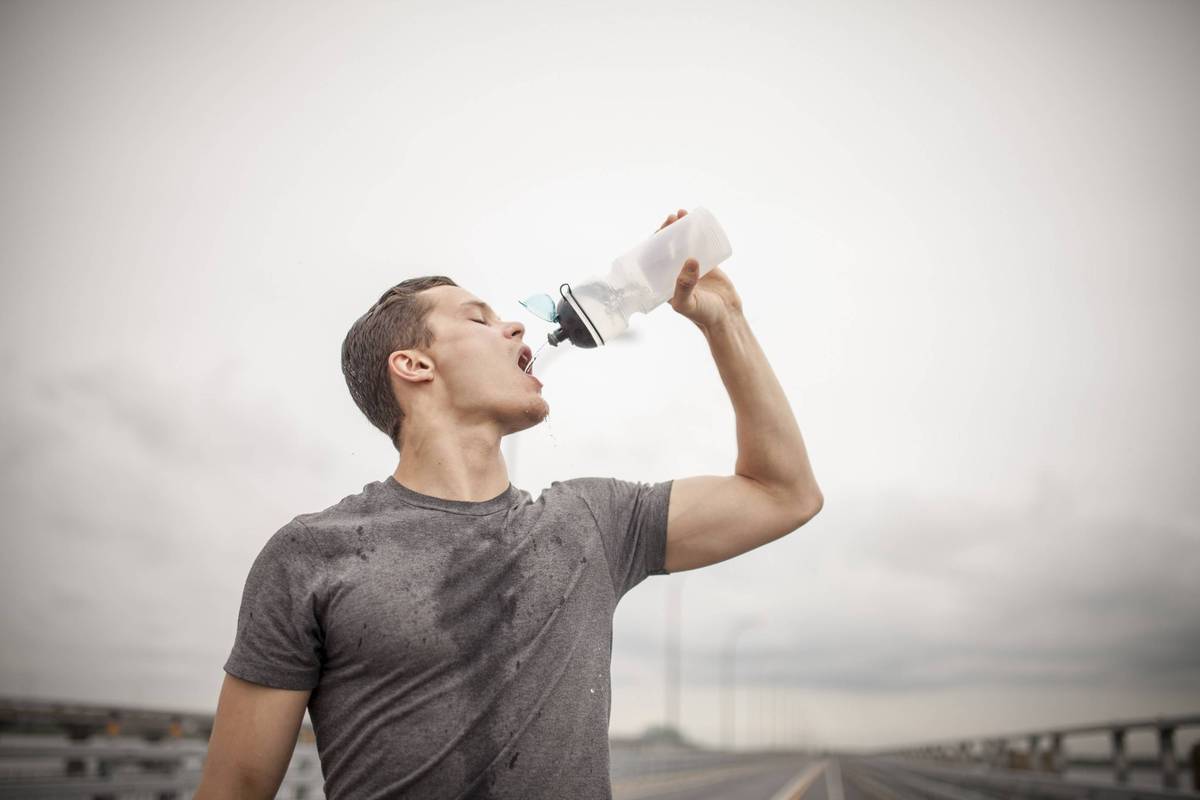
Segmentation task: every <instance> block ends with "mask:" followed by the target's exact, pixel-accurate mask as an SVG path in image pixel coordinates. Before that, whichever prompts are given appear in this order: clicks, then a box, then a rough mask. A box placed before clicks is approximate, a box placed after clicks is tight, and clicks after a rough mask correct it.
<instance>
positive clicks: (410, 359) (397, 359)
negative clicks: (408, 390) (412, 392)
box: [388, 350, 433, 383]
mask: <svg viewBox="0 0 1200 800" xmlns="http://www.w3.org/2000/svg"><path fill="white" fill-rule="evenodd" d="M388 372H390V373H392V374H393V375H398V376H399V377H400V378H401V379H402V380H406V381H409V382H411V383H421V382H423V381H431V380H433V361H432V360H431V359H430V358H429V356H427V355H426V354H425V353H423V352H421V351H420V350H397V351H396V352H394V353H392V354H391V355H390V356H388Z"/></svg>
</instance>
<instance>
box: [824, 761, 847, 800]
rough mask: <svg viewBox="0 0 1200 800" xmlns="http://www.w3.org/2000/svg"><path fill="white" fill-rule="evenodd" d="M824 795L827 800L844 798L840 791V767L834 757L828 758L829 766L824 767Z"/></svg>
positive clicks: (844, 799) (841, 799)
mask: <svg viewBox="0 0 1200 800" xmlns="http://www.w3.org/2000/svg"><path fill="white" fill-rule="evenodd" d="M825 796H826V797H827V798H828V800H846V795H845V793H844V792H843V791H842V768H841V767H840V766H839V765H838V760H837V759H836V758H831V759H829V766H828V767H826V768H825Z"/></svg>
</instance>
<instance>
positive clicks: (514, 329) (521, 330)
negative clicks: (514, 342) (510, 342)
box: [508, 322, 525, 339]
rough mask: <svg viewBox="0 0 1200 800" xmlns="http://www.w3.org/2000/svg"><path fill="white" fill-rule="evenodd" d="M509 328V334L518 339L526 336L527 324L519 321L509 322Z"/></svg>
mask: <svg viewBox="0 0 1200 800" xmlns="http://www.w3.org/2000/svg"><path fill="white" fill-rule="evenodd" d="M508 328H509V332H508V335H509V336H513V337H515V338H517V339H520V338H522V337H524V336H525V326H524V325H522V324H521V323H519V322H510V323H508Z"/></svg>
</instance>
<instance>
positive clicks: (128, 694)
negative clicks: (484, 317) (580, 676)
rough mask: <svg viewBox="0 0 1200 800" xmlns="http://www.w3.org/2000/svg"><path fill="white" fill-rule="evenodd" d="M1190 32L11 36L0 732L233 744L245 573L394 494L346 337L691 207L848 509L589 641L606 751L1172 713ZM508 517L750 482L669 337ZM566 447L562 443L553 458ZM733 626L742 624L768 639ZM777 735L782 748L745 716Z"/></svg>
mask: <svg viewBox="0 0 1200 800" xmlns="http://www.w3.org/2000/svg"><path fill="white" fill-rule="evenodd" d="M1198 38H1200V4H1195V3H1182V2H1178V3H1165V2H1145V3H1135V2H1125V3H1113V2H1057V3H1049V4H1048V3H1040V2H1012V3H991V4H984V3H972V4H966V3H958V2H940V3H930V2H907V3H892V2H878V3H874V2H871V3H867V2H856V3H841V2H829V3H789V2H775V3H767V2H751V3H736V4H735V3H731V2H726V3H713V2H673V1H670V2H656V3H652V4H646V3H634V2H625V1H624V0H621V1H619V2H606V3H593V4H583V3H558V2H547V1H546V0H542V1H541V2H513V3H506V4H503V5H502V6H501V5H495V4H484V3H474V4H468V3H462V2H441V1H439V2H423V3H400V2H397V3H363V4H358V5H357V6H355V7H354V8H353V9H349V10H347V9H345V8H337V9H335V8H333V7H329V6H322V5H317V4H312V5H307V4H286V5H284V4H266V3H260V4H256V5H248V4H240V3H215V2H213V3H160V2H142V3H135V2H110V3H104V4H99V3H69V2H51V3H44V2H11V1H10V2H6V3H4V4H3V5H2V6H0V102H2V103H3V123H2V124H3V131H4V134H3V139H2V141H3V145H2V148H3V149H2V151H0V187H2V188H0V192H2V193H3V194H2V195H0V204H2V205H0V212H2V213H0V257H2V258H3V268H4V271H3V276H4V284H3V292H2V295H0V297H2V299H0V303H2V311H3V314H2V315H0V326H2V327H0V334H2V335H0V365H2V367H3V372H4V376H5V381H4V390H3V393H2V395H0V402H2V403H3V409H2V411H3V413H2V414H0V454H2V460H0V464H2V466H0V470H2V471H0V478H2V482H0V499H2V501H3V503H4V508H5V522H4V525H3V528H2V530H3V532H4V542H3V544H4V551H5V555H4V558H3V559H0V565H2V566H0V602H2V603H3V605H4V608H5V617H4V630H3V636H4V640H5V646H4V647H3V648H0V693H2V694H10V695H11V694H15V695H28V696H38V697H62V698H70V699H77V700H89V701H104V702H113V703H136V704H140V705H154V706H167V707H173V708H188V709H196V710H208V711H211V710H212V709H213V708H215V702H216V695H217V691H218V689H219V686H220V681H221V678H222V674H223V673H222V671H221V665H222V663H223V661H224V658H225V656H226V655H227V653H228V649H229V646H230V644H231V641H232V636H233V632H234V625H235V621H236V613H237V606H238V601H239V597H240V592H241V589H242V584H243V581H244V579H245V575H246V571H247V570H248V568H249V565H250V562H251V560H252V559H253V557H254V556H255V555H256V553H257V552H258V550H259V548H260V547H261V546H262V544H263V542H264V541H265V540H266V538H267V537H268V536H269V535H270V534H271V533H272V532H274V531H275V530H276V529H277V528H278V527H279V526H280V525H281V524H283V522H286V521H287V520H288V519H290V518H291V517H293V516H294V515H296V514H298V513H303V512H307V511H315V510H319V509H322V508H325V507H327V506H329V505H331V504H333V503H335V502H337V501H338V500H339V499H341V498H342V497H344V496H345V495H348V494H352V493H355V492H357V491H359V490H360V489H361V488H362V486H363V485H364V484H366V483H368V482H370V481H373V480H378V479H381V478H382V477H384V476H386V475H387V474H389V473H390V472H391V471H392V470H393V469H394V467H395V461H394V452H393V451H392V449H391V447H390V445H389V444H388V443H387V441H386V440H385V439H384V437H383V436H381V435H380V434H379V433H378V432H377V431H376V430H375V429H374V428H372V427H371V426H370V425H369V424H368V423H367V421H366V420H365V419H364V418H363V417H362V416H361V415H360V413H359V412H358V410H357V408H356V407H355V406H354V404H353V402H352V401H351V399H350V397H349V394H348V392H347V391H346V388H345V384H344V382H343V379H342V375H341V372H340V367H339V361H338V348H339V346H340V343H341V340H342V337H343V336H344V334H345V332H346V330H347V328H348V327H349V325H350V323H351V322H352V321H353V320H354V319H355V318H356V317H357V316H358V315H359V314H361V313H362V312H363V311H364V310H365V309H366V308H367V307H368V306H369V305H370V303H371V301H373V300H374V299H375V298H377V297H378V295H379V294H380V293H381V292H382V291H383V289H385V288H387V287H388V286H390V285H392V284H394V283H397V282H398V281H400V280H402V279H403V278H406V277H411V276H414V275H420V274H447V275H450V276H452V277H454V278H455V279H456V280H457V281H458V282H459V283H460V284H462V285H464V286H465V287H467V288H468V289H470V290H471V291H473V292H474V293H476V294H478V295H479V296H481V297H483V298H484V299H487V300H488V301H489V302H490V303H491V304H492V305H494V306H495V307H496V308H497V310H498V311H500V312H501V313H502V314H504V315H505V316H506V317H508V318H511V319H520V320H522V321H524V322H526V323H527V325H528V327H529V331H528V334H527V340H528V341H530V342H533V343H536V342H537V341H539V340H541V339H542V337H543V336H544V333H545V331H546V329H547V326H545V325H544V324H542V323H540V322H539V321H538V320H536V319H534V318H532V317H531V316H529V315H528V314H527V313H526V312H525V311H524V310H523V309H522V308H521V307H520V306H519V305H518V304H517V299H518V298H520V297H524V296H525V295H527V294H529V293H532V292H534V291H549V290H551V289H553V287H556V286H558V284H559V283H561V282H562V281H564V280H572V279H577V278H580V277H584V276H586V275H589V274H592V273H594V272H597V271H600V270H603V269H606V268H607V266H608V264H609V263H610V262H611V260H612V259H613V258H615V257H616V256H617V255H619V254H621V253H623V252H624V251H625V250H626V249H628V248H629V247H631V246H632V245H634V244H635V243H637V242H638V241H640V240H641V239H642V238H644V237H645V236H646V235H648V234H649V233H651V232H652V231H653V230H654V229H655V228H657V227H658V225H659V224H660V223H661V221H662V219H663V218H664V217H665V216H666V215H667V214H668V213H669V212H670V211H672V210H673V209H676V208H680V207H685V208H694V207H695V206H698V205H703V206H705V207H707V208H709V209H710V210H712V211H713V212H714V214H716V216H717V217H718V219H719V220H720V221H721V223H722V224H723V225H724V227H725V229H726V231H727V233H728V234H729V237H730V240H731V242H732V244H733V251H734V254H733V256H732V257H731V258H730V259H729V260H728V261H727V262H726V264H725V265H724V266H725V268H726V271H727V273H728V274H729V275H730V277H731V278H732V279H733V281H734V282H735V284H736V285H737V287H738V289H739V291H740V293H741V295H742V297H743V300H744V303H745V306H746V311H747V315H748V317H749V319H750V322H751V325H752V326H753V328H754V330H755V331H756V333H757V335H758V337H759V339H760V340H761V342H762V344H763V346H764V348H765V350H766V352H767V354H768V357H769V358H770V359H771V362H772V364H773V365H774V367H775V370H776V372H777V373H778V375H779V378H780V380H781V381H782V383H783V385H784V387H785V388H786V390H787V392H788V395H789V397H790V398H791V401H792V406H793V409H794V411H795V413H796V415H797V417H798V419H799V421H800V425H801V428H802V430H803V431H804V434H805V437H806V440H807V442H808V445H809V449H810V453H811V457H812V461H813V464H814V467H815V470H816V474H817V476H818V479H819V481H820V483H821V486H822V488H823V490H824V494H825V497H826V505H825V509H824V511H823V512H822V513H821V515H820V516H819V517H818V518H817V519H815V520H814V521H813V522H812V523H811V524H809V525H808V526H806V527H804V528H802V529H801V530H799V531H797V532H796V533H794V534H792V535H790V536H789V537H787V538H785V539H783V540H781V541H779V542H776V543H774V544H771V545H769V546H767V547H764V548H762V549H760V550H757V551H755V552H752V553H750V554H747V555H746V556H743V557H741V558H738V559H735V560H732V561H729V562H726V563H724V564H721V565H718V566H715V567H711V568H708V569H705V570H700V571H696V572H692V573H687V574H684V575H679V576H672V577H669V578H652V579H650V580H648V581H647V582H646V583H644V584H643V585H642V586H641V587H639V588H638V589H636V590H635V591H634V592H632V593H631V594H630V595H628V596H627V597H626V598H625V600H624V601H623V602H622V604H621V607H620V608H619V609H618V613H617V620H616V624H617V637H616V645H615V650H614V655H613V684H614V701H613V720H612V725H613V732H614V733H619V734H621V733H633V732H636V731H639V730H641V729H642V728H643V727H645V726H646V725H648V724H651V723H654V722H657V721H659V720H660V719H661V717H662V713H663V711H662V709H663V701H662V692H661V688H662V673H663V625H664V623H663V619H664V609H665V607H666V598H667V593H668V587H670V586H672V585H677V584H682V588H681V589H680V591H681V592H682V597H683V620H684V621H683V678H684V695H685V708H684V712H683V724H684V726H685V728H686V729H687V730H688V732H689V733H690V734H691V735H693V736H694V737H696V738H698V739H700V740H701V741H709V742H712V741H716V739H717V737H718V733H719V727H718V717H717V708H718V704H717V691H716V688H715V687H716V681H717V675H718V671H717V663H718V656H719V653H720V651H721V649H722V646H723V643H724V642H725V641H726V638H727V636H728V631H729V630H731V629H732V628H733V627H734V626H739V625H741V626H748V627H746V630H745V632H744V633H743V634H742V635H741V637H740V639H738V654H739V657H738V673H739V676H740V678H741V685H742V686H743V687H744V688H743V689H742V690H741V695H740V698H741V705H740V706H739V708H740V709H741V711H740V712H739V713H740V716H739V725H738V737H739V741H740V742H743V743H769V742H771V741H780V742H784V741H786V742H795V743H802V744H826V745H835V746H860V747H865V746H874V745H881V744H887V743H892V742H903V741H909V740H916V739H930V738H937V737H941V736H949V735H959V734H970V733H981V732H991V731H1003V730H1007V729H1023V728H1025V727H1030V726H1034V725H1043V724H1054V723H1065V722H1073V721H1087V720H1091V719H1103V718H1109V717H1117V716H1125V715H1143V714H1160V713H1171V712H1180V711H1194V710H1198V709H1200V593H1198V592H1197V591H1196V590H1195V585H1196V575H1197V573H1198V572H1200V494H1198V493H1197V491H1196V487H1197V485H1198V484H1200V459H1198V458H1197V452H1200V427H1198V425H1197V415H1196V412H1195V409H1196V408H1200V359H1197V357H1196V349H1197V348H1196V342H1197V341H1200V323H1198V322H1197V317H1196V315H1195V312H1194V308H1195V303H1196V299H1197V297H1198V296H1200V270H1198V267H1200V264H1198V263H1197V260H1198V257H1200V225H1197V220H1198V219H1200V155H1198V151H1197V148H1196V142H1197V141H1200V49H1197V48H1196V47H1195V42H1196V41H1197V39H1198ZM634 327H635V331H634V334H633V335H631V336H630V337H628V338H627V339H626V340H625V341H621V342H618V343H616V344H614V345H612V346H611V347H609V348H605V349H603V350H600V351H573V350H570V349H564V350H563V351H561V352H556V353H555V356H554V358H553V360H549V359H548V360H547V361H545V362H544V364H543V367H542V369H541V374H542V376H543V379H544V380H545V382H546V388H545V391H544V395H545V397H546V398H547V399H548V400H549V402H550V404H551V407H552V415H551V418H550V423H551V425H552V427H547V426H542V427H539V428H536V429H533V430H530V431H527V432H524V433H522V434H518V435H516V436H514V437H510V439H509V440H508V441H507V442H506V452H507V453H508V456H509V458H510V461H511V466H512V468H513V469H512V478H513V481H514V483H516V484H517V485H518V486H520V487H522V488H525V489H528V490H529V491H531V492H532V493H533V494H534V495H536V494H537V493H538V491H539V490H540V488H541V487H544V486H546V485H547V484H548V483H549V482H550V481H551V480H556V479H560V478H565V477H573V476H580V475H612V476H617V477H622V478H626V479H631V480H634V479H636V480H663V479H667V478H673V477H682V476H687V475H692V474H718V473H728V472H729V471H731V470H732V468H733V463H734V458H735V441H734V436H733V430H734V428H733V416H732V412H731V409H730V407H729V404H728V400H727V398H726V396H725V394H724V390H723V387H722V385H721V383H720V380H719V378H718V376H717V373H716V370H715V368H714V366H713V364H712V362H711V360H710V358H709V355H708V351H707V348H706V347H705V344H704V341H703V339H702V338H701V337H700V336H699V335H698V333H697V332H696V331H695V330H694V328H693V327H692V326H691V324H690V323H688V322H687V321H686V320H683V319H682V318H680V317H678V316H677V315H675V314H674V313H673V312H672V311H671V310H670V309H669V307H667V306H663V307H661V308H660V309H659V310H657V311H655V312H654V313H652V314H650V315H648V316H645V317H637V318H635V320H634ZM551 434H553V435H552V436H551ZM748 620H754V621H753V622H747V621H748ZM771 709H774V711H770V710H771Z"/></svg>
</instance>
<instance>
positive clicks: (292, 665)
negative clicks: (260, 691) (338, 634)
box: [225, 520, 324, 689]
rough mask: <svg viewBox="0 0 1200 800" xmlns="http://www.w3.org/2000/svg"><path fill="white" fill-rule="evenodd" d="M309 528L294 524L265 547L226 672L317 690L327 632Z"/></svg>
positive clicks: (266, 683)
mask: <svg viewBox="0 0 1200 800" xmlns="http://www.w3.org/2000/svg"><path fill="white" fill-rule="evenodd" d="M309 536H311V533H310V532H309V530H308V528H306V527H305V526H304V523H302V522H300V521H299V520H292V521H291V522H289V523H288V524H287V525H284V526H283V527H282V528H280V529H279V530H278V531H277V532H276V533H275V534H274V535H273V536H272V537H271V538H270V539H269V540H268V541H267V543H266V544H265V545H264V546H263V549H262V550H261V551H260V552H259V554H258V556H257V557H256V558H255V559H254V563H253V564H252V565H251V567H250V573H249V575H248V576H247V577H246V585H245V589H244V590H243V592H242V604H241V608H240V609H239V611H238V623H237V634H236V636H235V637H234V641H233V649H232V651H231V652H230V654H229V658H228V659H227V660H226V662H225V671H226V672H228V673H229V674H230V675H233V676H235V677H238V678H242V679H243V680H247V681H251V682H252V683H258V684H262V685H264V686H271V687H274V688H277V689H312V688H314V687H316V685H317V682H318V680H319V678H320V675H321V662H322V658H323V654H324V633H323V631H322V628H321V624H320V621H319V619H318V617H317V608H318V597H317V587H318V583H319V573H318V571H317V568H316V567H317V562H316V560H315V559H314V558H313V557H312V555H311V552H310V550H309V543H308V537H309Z"/></svg>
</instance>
